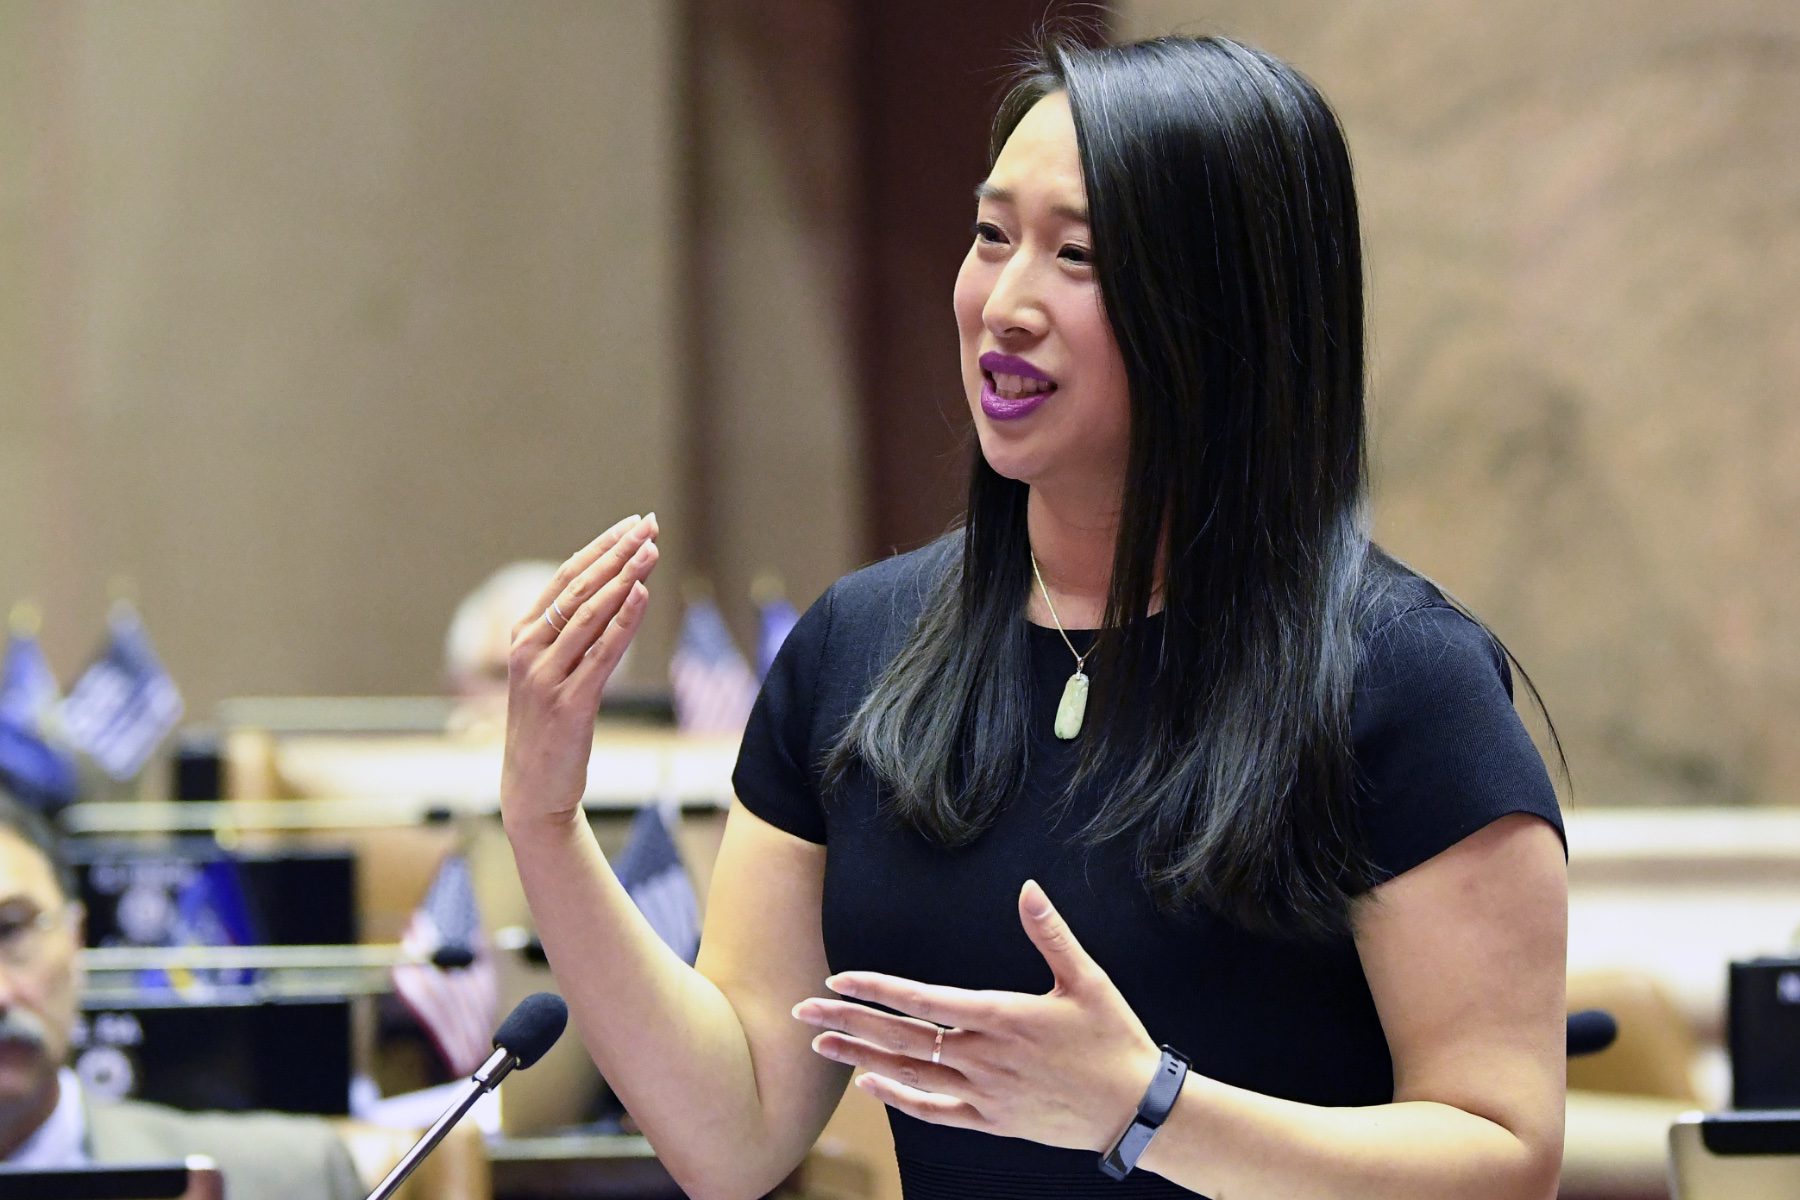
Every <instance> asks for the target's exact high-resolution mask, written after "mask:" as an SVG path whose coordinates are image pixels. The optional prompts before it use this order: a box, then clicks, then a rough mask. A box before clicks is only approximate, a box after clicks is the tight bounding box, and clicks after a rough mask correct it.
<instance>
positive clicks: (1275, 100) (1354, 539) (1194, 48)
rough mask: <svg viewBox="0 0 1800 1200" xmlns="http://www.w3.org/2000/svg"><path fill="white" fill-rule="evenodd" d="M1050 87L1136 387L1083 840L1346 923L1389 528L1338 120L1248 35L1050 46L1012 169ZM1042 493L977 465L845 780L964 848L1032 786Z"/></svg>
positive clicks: (1305, 914) (1223, 890)
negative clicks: (1374, 622) (1119, 844)
mask: <svg viewBox="0 0 1800 1200" xmlns="http://www.w3.org/2000/svg"><path fill="white" fill-rule="evenodd" d="M1052 92H1064V93H1066V94H1067V96H1068V100H1069V105H1070V108H1071V110H1072V112H1073V115H1074V121H1075V129H1076V136H1077V141H1078V145H1079V151H1080V157H1081V171H1082V179H1083V182H1084V184H1085V185H1086V191H1087V202H1088V209H1089V213H1090V223H1091V229H1092V235H1093V242H1094V263H1095V271H1096V277H1097V279H1098V282H1099V287H1100V293H1101V296H1102V299H1103V302H1104V306H1105V311H1106V314H1107V317H1108V320H1109V321H1110V323H1111V326H1112V331H1113V334H1114V336H1115V338H1116V340H1117V343H1118V346H1119V349H1120V351H1121V353H1122V355H1123V358H1124V363H1125V371H1126V377H1127V381H1128V384H1129V389H1130V397H1131V398H1130V406H1131V407H1130V414H1131V416H1130V429H1131V431H1130V441H1129V459H1128V466H1127V473H1126V479H1127V483H1126V485H1125V489H1124V494H1123V496H1122V497H1121V503H1122V511H1121V513H1120V521H1119V533H1118V538H1117V543H1116V546H1115V549H1114V554H1113V565H1112V577H1111V583H1110V586H1109V591H1108V594H1107V601H1106V609H1105V619H1104V629H1103V631H1102V633H1101V635H1100V640H1099V642H1098V643H1097V653H1096V654H1095V658H1094V661H1095V664H1096V665H1095V667H1094V668H1093V670H1092V673H1093V675H1094V707H1095V711H1094V712H1093V713H1092V714H1090V716H1089V719H1088V724H1089V729H1090V736H1089V737H1087V738H1086V739H1084V745H1083V748H1082V757H1081V764H1080V766H1079V768H1078V769H1077V770H1076V772H1075V777H1074V779H1073V780H1072V781H1071V783H1070V789H1069V792H1068V793H1067V795H1066V796H1065V799H1066V798H1067V797H1068V796H1072V795H1073V794H1074V791H1075V788H1076V787H1078V786H1079V785H1080V784H1081V783H1082V782H1083V781H1085V780H1089V779H1093V778H1105V779H1107V780H1108V781H1109V784H1108V788H1109V798H1108V800H1107V802H1106V803H1105V804H1103V805H1101V806H1100V807H1099V808H1098V810H1097V811H1096V813H1095V814H1094V816H1093V817H1092V818H1091V819H1090V820H1088V821H1087V822H1085V823H1084V825H1083V827H1082V832H1083V835H1084V836H1086V837H1088V838H1091V839H1095V840H1099V839H1104V838H1111V837H1116V836H1120V835H1127V834H1129V835H1135V837H1136V838H1137V847H1138V854H1139V861H1140V866H1141V868H1142V870H1143V873H1144V876H1145V878H1146V879H1147V881H1148V882H1149V885H1150V886H1151V888H1152V891H1153V893H1154V894H1155V895H1156V897H1157V899H1158V902H1159V903H1160V904H1162V905H1163V906H1164V907H1166V908H1170V909H1176V908H1179V907H1182V906H1185V905H1187V904H1190V903H1192V902H1199V903H1202V904H1204V905H1206V906H1207V907H1210V908H1212V909H1214V910H1215V911H1218V912H1221V913H1223V914H1226V915H1227V916H1230V917H1233V918H1235V919H1237V920H1238V921H1239V922H1241V923H1242V924H1244V925H1246V926H1249V927H1253V928H1261V929H1266V930H1274V931H1279V932H1289V933H1296V934H1311V935H1317V934H1320V933H1326V932H1331V931H1338V930H1342V929H1344V928H1345V927H1346V921H1347V916H1348V910H1349V901H1350V898H1351V897H1352V896H1354V895H1355V894H1356V893H1358V892H1359V891H1361V890H1363V889H1364V888H1366V887H1367V886H1368V885H1369V884H1371V883H1372V882H1373V877H1372V870H1371V867H1370V865H1369V863H1368V861H1367V858H1366V855H1365V854H1364V852H1363V850H1362V848H1361V846H1360V842H1359V838H1358V835H1357V833H1356V823H1355V820H1354V814H1353V810H1352V805H1353V804H1354V787H1353V769H1354V768H1353V764H1352V759H1351V749H1350V698H1351V692H1352V686H1353V683H1354V677H1355V672H1356V667H1357V658H1358V644H1359V640H1358V625H1359V621H1360V619H1361V614H1362V613H1364V612H1366V611H1367V609H1368V607H1369V605H1370V600H1371V596H1372V593H1373V592H1374V591H1375V590H1377V589H1378V588H1379V587H1380V586H1381V582H1380V581H1381V580H1382V579H1383V578H1385V577H1386V576H1387V575H1388V574H1389V573H1388V572H1385V571H1383V570H1380V569H1376V568H1375V567H1374V566H1373V565H1372V563H1373V557H1372V553H1371V549H1370V544H1369V538H1368V533H1367V528H1366V520H1365V503H1364V500H1365V495H1364V493H1365V476H1366V464H1365V432H1364V396H1363V392H1364V362H1363V277H1362V253H1361V237H1360V233H1359V230H1358V224H1357V212H1356V200H1355V194H1354V192H1353V190H1352V186H1351V177H1350V157H1349V152H1348V149H1347V147H1346V144H1345V140H1344V136H1343V132H1342V130H1341V129H1340V128H1339V125H1338V122H1337V119H1336V117H1335V115H1334V114H1333V113H1332V110H1331V108H1330V106H1329V105H1328V104H1327V103H1326V102H1325V100H1324V98H1323V97H1322V96H1321V95H1320V94H1319V92H1318V90H1317V89H1316V88H1314V87H1313V85H1312V84H1311V83H1310V82H1308V81H1307V80H1306V79H1305V78H1304V77H1303V76H1301V75H1300V74H1299V73H1298V72H1297V71H1295V70H1294V69H1293V68H1291V67H1289V66H1288V65H1287V64H1285V63H1283V62H1281V61H1280V60H1278V59H1275V58H1273V57H1271V56H1269V55H1267V54H1264V53H1262V52H1260V51H1257V50H1254V49H1251V48H1250V47H1247V46H1244V45H1241V44H1239V43H1237V42H1234V41H1231V40H1228V39H1224V38H1159V39H1155V40H1151V41H1145V42H1136V43H1132V44H1129V45H1120V46H1108V47H1100V48H1089V47H1084V46H1081V45H1079V44H1076V43H1073V42H1061V43H1056V42H1053V43H1050V44H1048V45H1046V46H1045V48H1044V49H1043V50H1041V51H1040V52H1039V53H1038V55H1037V57H1036V58H1035V60H1034V61H1033V62H1032V63H1031V64H1030V65H1029V66H1028V67H1027V68H1026V69H1025V70H1024V71H1023V72H1022V73H1021V76H1020V78H1019V79H1018V81H1017V82H1016V84H1015V85H1014V86H1013V87H1012V89H1011V90H1010V92H1009V93H1008V94H1007V95H1006V97H1005V99H1004V100H1003V102H1002V103H1001V106H1000V109H999V113H998V115H997V117H996V119H995V123H994V130H993V153H994V154H995V155H996V156H997V155H998V153H999V150H1000V147H1001V146H1002V145H1003V144H1004V143H1005V141H1006V138H1007V137H1008V135H1009V134H1010V133H1011V132H1012V130H1013V128H1014V127H1015V126H1016V125H1017V124H1018V123H1019V121H1020V119H1021V118H1022V117H1023V116H1024V115H1025V113H1026V111H1027V110H1028V109H1029V108H1030V107H1031V106H1032V105H1033V104H1035V103H1037V102H1038V101H1039V100H1040V99H1042V98H1043V97H1044V96H1046V95H1049V94H1050V93H1052ZM1028 490H1029V489H1028V488H1027V486H1026V485H1025V484H1024V483H1021V482H1018V481H1015V480H1011V479H1007V478H1004V477H1003V476H1001V475H1000V474H999V473H997V472H996V471H994V470H993V468H991V467H990V466H988V464H987V463H986V462H985V460H983V459H982V457H981V455H980V452H979V448H977V450H976V453H975V461H974V468H973V474H972V476H971V481H970V487H969V503H968V510H967V513H966V516H965V519H964V524H963V528H962V531H961V533H960V542H961V546H960V553H959V554H955V555H952V556H951V565H950V567H949V568H948V569H947V571H946V573H945V575H944V577H943V581H942V584H941V586H940V587H939V588H938V590H937V591H936V592H935V594H934V595H933V596H932V598H931V599H929V600H928V601H927V605H926V608H925V610H924V612H923V614H922V615H921V617H920V619H919V621H918V623H917V625H916V626H915V627H914V629H913V630H912V632H911V634H910V636H909V639H908V641H907V643H906V645H905V646H904V647H903V649H902V650H901V651H900V653H899V654H898V655H897V656H896V657H895V659H894V660H893V661H892V663H891V664H890V665H889V667H888V668H887V670H886V671H885V672H884V674H883V675H882V676H881V678H880V679H879V680H878V681H877V683H876V685H875V686H874V688H873V689H872V691H871V693H870V694H869V696H868V697H867V699H866V700H865V701H864V703H863V704H862V706H861V707H860V709H859V710H858V711H857V712H856V714H855V715H854V717H853V718H852V720H851V722H850V724H849V725H848V726H847V728H846V730H845V732H844V734H843V735H842V737H841V738H840V740H839V741H838V742H837V744H836V746H835V748H834V750H833V752H832V754H831V756H830V759H829V761H828V763H827V778H828V779H830V780H839V781H841V780H842V779H843V778H844V776H845V773H846V772H847V771H849V770H850V769H851V768H852V767H853V766H855V765H859V764H860V765H861V766H864V767H866V768H867V769H869V770H870V771H872V772H873V775H874V777H875V779H876V780H877V782H878V783H879V785H881V786H882V788H883V789H884V791H885V792H886V793H887V796H888V798H889V801H890V802H891V804H892V806H893V810H892V811H893V812H894V813H895V814H896V815H897V816H898V817H899V818H900V819H901V820H903V821H905V822H907V823H909V824H911V825H912V826H914V827H915V828H917V829H919V830H920V831H921V832H923V833H925V834H927V835H928V836H930V837H931V838H933V839H934V840H936V841H938V842H939V843H941V844H945V845H959V844H963V843H966V842H968V841H969V840H971V839H973V838H974V837H975V836H976V835H978V834H979V833H980V832H981V831H982V830H983V829H985V828H986V827H987V826H988V824H989V823H990V822H991V821H992V820H993V818H994V816H995V815H996V814H997V813H998V812H999V810H1000V809H1001V808H1002V807H1003V806H1005V805H1006V804H1007V803H1009V802H1010V801H1011V800H1012V799H1013V798H1014V797H1016V796H1017V795H1018V794H1019V793H1020V791H1021V788H1022V787H1023V783H1024V779H1025V775H1026V770H1027V766H1028V763H1027V747H1028V745H1029V742H1028V739H1027V736H1026V729H1027V725H1026V716H1027V712H1026V706H1027V693H1028V688H1027V686H1026V679H1027V675H1028V667H1029V659H1028V656H1029V647H1028V642H1027V630H1026V626H1025V621H1024V620H1023V616H1022V614H1023V613H1024V610H1025V606H1026V602H1027V599H1028V592H1029V588H1030V586H1031V575H1030V566H1029V558H1028V554H1029V544H1028V536H1027V531H1026V520H1025V513H1026V497H1027V494H1028ZM951 536H952V537H956V536H958V535H955V534H953V535H951ZM1159 556H1166V561H1165V564H1164V570H1163V577H1162V590H1161V599H1162V602H1163V614H1164V616H1163V619H1162V620H1161V621H1150V620H1145V619H1144V617H1145V614H1146V613H1148V612H1150V611H1151V605H1152V601H1153V599H1154V598H1155V597H1154V595H1153V593H1154V590H1155V588H1156V583H1157V578H1156V573H1157V563H1158V559H1159ZM1136 680H1146V681H1148V682H1147V683H1146V684H1144V689H1145V690H1144V691H1143V693H1142V696H1141V698H1137V699H1132V700H1131V701H1130V703H1132V704H1133V705H1135V706H1136V707H1135V715H1134V716H1133V718H1132V719H1129V720H1121V719H1120V716H1121V712H1122V709H1123V707H1124V706H1125V705H1126V704H1127V703H1128V695H1129V694H1130V693H1132V692H1134V691H1135V690H1136V689H1135V688H1134V687H1128V686H1126V681H1136Z"/></svg>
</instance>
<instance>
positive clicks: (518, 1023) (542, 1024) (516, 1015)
mask: <svg viewBox="0 0 1800 1200" xmlns="http://www.w3.org/2000/svg"><path fill="white" fill-rule="evenodd" d="M568 1023H569V1006H568V1005H567V1004H564V1003H563V998H562V997H561V996H558V995H557V994H556V993H554V992H533V993H532V994H531V995H529V996H527V997H525V998H524V999H523V1000H521V1001H519V1003H518V1006H517V1007H515V1008H514V1009H513V1010H512V1011H511V1012H510V1013H507V1014H506V1020H504V1021H502V1022H500V1032H499V1033H496V1034H495V1035H494V1048H495V1049H496V1050H505V1051H506V1052H507V1053H509V1054H511V1055H512V1056H513V1057H514V1058H516V1059H518V1060H519V1066H518V1069H519V1070H521V1071H522V1070H524V1069H525V1068H526V1067H529V1066H530V1065H531V1064H532V1063H534V1062H536V1061H537V1060H538V1059H540V1058H542V1057H544V1051H546V1050H548V1049H550V1047H552V1046H554V1045H555V1044H556V1039H557V1038H559V1037H561V1036H562V1031H563V1027H564V1026H565V1025H567V1024H568Z"/></svg>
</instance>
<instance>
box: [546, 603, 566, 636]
mask: <svg viewBox="0 0 1800 1200" xmlns="http://www.w3.org/2000/svg"><path fill="white" fill-rule="evenodd" d="M550 608H551V610H552V611H553V612H555V613H556V619H557V620H559V621H561V622H562V623H563V628H564V629H567V628H568V627H569V614H568V613H566V612H564V611H563V610H562V609H561V608H560V607H559V606H558V605H557V603H556V601H554V600H552V601H551V602H550Z"/></svg>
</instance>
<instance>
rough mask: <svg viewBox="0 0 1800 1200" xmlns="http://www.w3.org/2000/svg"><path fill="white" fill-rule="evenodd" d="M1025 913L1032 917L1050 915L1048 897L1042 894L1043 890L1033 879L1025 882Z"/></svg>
mask: <svg viewBox="0 0 1800 1200" xmlns="http://www.w3.org/2000/svg"><path fill="white" fill-rule="evenodd" d="M1033 893H1036V894H1035V895H1034V894H1033ZM1025 911H1026V912H1028V913H1030V914H1031V915H1032V916H1034V917H1047V916H1049V915H1050V897H1049V896H1046V895H1045V894H1044V889H1043V888H1042V887H1040V886H1039V885H1038V881H1037V880H1035V879H1027V880H1026V881H1025Z"/></svg>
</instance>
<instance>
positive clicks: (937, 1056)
mask: <svg viewBox="0 0 1800 1200" xmlns="http://www.w3.org/2000/svg"><path fill="white" fill-rule="evenodd" d="M943 1057H944V1027H943V1026H942V1025H939V1026H938V1031H937V1040H936V1041H934V1042H932V1043H931V1063H932V1065H933V1066H936V1065H937V1064H938V1062H939V1061H941V1060H942V1059H943Z"/></svg>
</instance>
